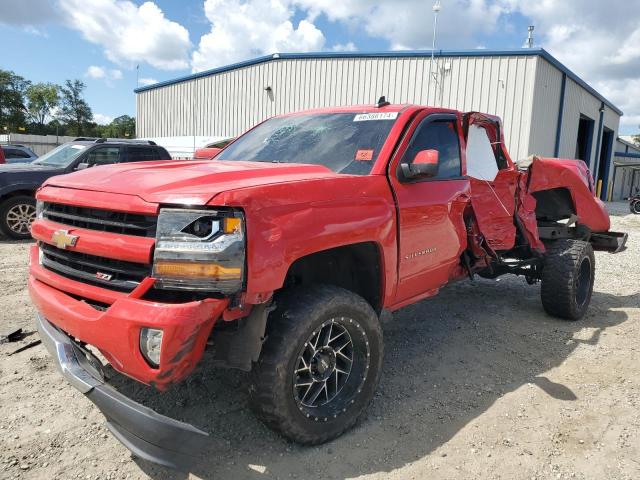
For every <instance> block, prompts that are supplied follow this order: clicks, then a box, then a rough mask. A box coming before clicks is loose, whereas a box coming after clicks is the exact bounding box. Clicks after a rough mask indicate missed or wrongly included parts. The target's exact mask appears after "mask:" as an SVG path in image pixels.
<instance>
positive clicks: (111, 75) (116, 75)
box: [84, 65, 122, 87]
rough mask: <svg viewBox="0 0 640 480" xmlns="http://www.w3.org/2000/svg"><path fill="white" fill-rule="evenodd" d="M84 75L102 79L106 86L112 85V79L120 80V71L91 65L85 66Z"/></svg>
mask: <svg viewBox="0 0 640 480" xmlns="http://www.w3.org/2000/svg"><path fill="white" fill-rule="evenodd" d="M84 76H85V77H88V78H92V79H94V80H104V81H105V83H106V84H107V86H109V87H113V81H114V80H122V71H121V70H117V69H107V68H105V67H99V66H97V65H91V66H90V67H89V68H87V71H86V72H85V74H84Z"/></svg>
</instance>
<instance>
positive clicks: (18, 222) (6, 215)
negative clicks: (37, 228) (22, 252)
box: [0, 195, 36, 240]
mask: <svg viewBox="0 0 640 480" xmlns="http://www.w3.org/2000/svg"><path fill="white" fill-rule="evenodd" d="M35 219H36V200H35V198H33V197H29V196H27V195H18V196H15V197H9V198H8V199H6V200H5V201H4V202H2V203H1V204H0V231H1V232H2V233H3V234H4V235H5V236H6V237H8V238H11V239H14V240H26V239H29V238H31V223H32V222H33V221H34V220H35Z"/></svg>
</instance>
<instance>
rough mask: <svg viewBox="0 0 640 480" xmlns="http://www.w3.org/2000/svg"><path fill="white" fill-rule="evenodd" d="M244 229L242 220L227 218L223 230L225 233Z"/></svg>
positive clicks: (223, 223)
mask: <svg viewBox="0 0 640 480" xmlns="http://www.w3.org/2000/svg"><path fill="white" fill-rule="evenodd" d="M240 228H242V219H240V218H235V217H228V218H225V219H224V220H223V222H222V230H223V231H224V233H234V232H239V231H240Z"/></svg>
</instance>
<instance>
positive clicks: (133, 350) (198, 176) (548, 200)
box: [29, 99, 626, 467]
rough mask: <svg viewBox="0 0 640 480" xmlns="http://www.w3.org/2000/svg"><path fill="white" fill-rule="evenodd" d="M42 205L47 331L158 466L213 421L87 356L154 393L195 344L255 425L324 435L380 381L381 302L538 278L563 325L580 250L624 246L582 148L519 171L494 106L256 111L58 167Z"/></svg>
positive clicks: (127, 436)
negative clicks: (206, 156)
mask: <svg viewBox="0 0 640 480" xmlns="http://www.w3.org/2000/svg"><path fill="white" fill-rule="evenodd" d="M37 200H38V201H37V219H36V220H35V222H34V223H33V227H32V234H33V237H34V238H35V239H36V240H37V244H36V245H34V246H33V247H32V249H31V252H30V276H29V290H30V294H31V298H32V299H33V302H34V303H35V305H36V307H37V310H38V312H39V313H38V317H37V325H38V329H39V332H40V335H41V337H42V341H43V342H44V344H45V345H46V346H47V348H48V349H49V351H50V353H51V355H52V356H53V357H54V359H55V362H56V363H57V365H58V367H59V368H60V370H61V372H62V374H63V375H64V376H65V377H66V378H67V379H68V380H69V382H70V383H71V384H72V385H73V386H75V387H76V388H78V389H79V390H80V391H81V392H83V393H84V394H85V395H86V396H87V397H88V398H89V399H90V400H91V401H93V402H94V403H95V404H96V406H97V407H98V408H99V409H100V410H101V411H102V413H103V414H104V415H105V416H106V418H107V422H108V426H109V428H110V430H111V431H112V432H113V434H114V435H115V436H116V437H117V438H118V439H119V440H120V441H122V442H123V443H124V444H125V445H126V446H127V447H128V448H130V449H131V450H132V451H133V452H134V453H135V454H137V455H138V456H140V457H143V458H145V459H148V460H151V461H154V462H157V463H160V464H163V465H167V466H172V467H176V466H180V465H184V464H185V462H187V461H188V459H189V455H191V454H193V453H194V452H195V451H196V449H197V448H198V446H199V445H201V444H202V443H203V441H204V440H205V439H206V436H207V433H205V432H203V431H202V430H200V429H198V428H196V427H194V426H192V425H188V424H185V423H182V422H179V421H177V420H174V419H170V418H168V417H165V416H162V415H159V414H157V413H156V412H154V411H152V410H150V409H148V408H146V407H144V406H142V405H140V404H138V403H136V402H134V401H133V400H131V399H130V398H128V397H126V396H124V395H123V394H121V393H119V392H117V391H116V390H115V389H114V388H112V387H111V386H110V385H109V384H108V382H107V381H106V380H105V378H104V376H103V373H102V372H103V365H102V363H101V362H100V361H99V360H98V358H97V357H96V356H95V355H94V353H92V349H97V350H99V352H100V353H101V354H102V356H103V357H104V358H105V359H106V360H107V361H108V362H109V363H110V364H111V365H112V366H113V368H114V369H115V370H117V371H119V372H121V373H123V374H124V375H127V376H129V377H131V378H133V379H135V380H137V381H139V382H142V383H144V384H147V385H150V386H152V387H154V388H156V389H158V390H161V391H162V390H166V389H168V388H170V387H172V386H173V385H175V384H176V383H178V382H180V381H181V380H183V379H184V378H185V377H187V376H188V375H190V374H191V373H192V372H193V370H194V368H195V367H196V366H197V365H198V362H199V361H200V360H201V358H202V356H203V354H205V350H206V353H207V354H208V355H212V356H213V357H214V359H215V362H211V363H213V364H215V363H219V364H221V365H224V366H227V367H233V368H238V369H242V370H245V371H251V372H252V375H251V378H252V384H251V385H250V386H249V391H250V402H251V406H252V408H253V409H254V411H255V412H256V414H257V416H258V417H259V418H260V419H262V420H263V421H264V422H265V423H266V424H267V425H268V426H270V427H271V428H273V429H275V430H276V431H278V432H280V433H281V434H282V435H284V436H285V437H287V438H289V439H291V440H294V441H296V442H301V443H304V444H319V443H322V442H326V441H328V440H331V439H333V438H335V437H337V436H338V435H340V434H342V433H343V432H344V431H346V430H347V429H349V428H350V427H352V426H353V425H354V424H355V422H356V420H357V419H358V417H359V416H360V414H361V413H362V412H363V410H364V409H365V408H366V406H367V404H368V403H369V401H370V400H371V398H372V397H373V395H374V392H375V390H376V387H377V385H378V381H379V379H380V374H381V370H382V356H383V342H382V331H381V327H380V323H379V316H380V313H381V311H382V310H383V309H386V310H389V311H394V310H397V309H399V308H401V307H403V306H405V305H409V304H412V303H414V302H417V301H419V300H422V299H424V298H427V297H430V296H433V295H435V294H437V293H438V290H439V289H440V288H442V287H444V286H445V285H447V284H448V283H451V282H455V281H458V280H463V279H467V278H473V276H474V275H476V274H477V275H479V276H482V277H488V278H495V277H498V276H499V275H503V274H516V275H523V276H525V277H526V279H527V281H528V282H529V283H531V284H534V283H536V282H541V288H540V292H541V297H542V306H543V307H544V310H546V312H547V313H548V314H550V315H553V316H557V317H560V318H563V319H567V320H579V319H580V318H581V317H583V316H584V315H585V312H586V310H587V308H588V305H589V302H590V299H591V292H592V289H593V281H594V274H595V258H594V250H603V251H608V252H612V253H615V252H618V251H620V250H621V249H623V248H624V245H625V241H626V234H622V233H615V232H610V231H609V217H608V214H607V211H606V209H605V207H604V205H603V203H602V202H600V200H598V199H597V198H595V197H594V188H593V180H592V178H591V175H590V173H589V171H588V169H587V167H586V166H585V164H584V163H583V162H582V161H576V160H560V159H549V158H537V157H532V158H531V159H529V160H528V161H527V162H523V163H521V164H520V165H519V166H516V165H515V164H514V163H513V162H512V160H511V158H510V157H509V154H508V153H507V150H506V148H505V145H504V136H503V131H502V127H501V123H500V120H499V119H498V118H496V117H493V116H489V115H485V114H482V113H475V112H472V113H461V112H458V111H453V110H447V109H441V108H429V107H422V106H415V105H389V104H388V103H387V102H385V101H384V99H381V100H380V101H379V102H378V104H376V105H372V106H355V107H347V108H331V109H323V110H314V111H307V112H301V113H295V114H290V115H284V116H279V117H274V118H271V119H270V120H267V121H265V122H263V123H261V124H259V125H258V126H256V127H254V128H253V129H251V130H249V131H248V132H247V133H245V134H244V135H243V136H241V137H239V138H238V139H236V140H235V141H234V142H233V143H231V144H230V145H229V146H228V147H226V148H225V149H224V150H223V151H222V152H221V153H220V154H219V155H218V156H217V157H216V159H215V160H213V161H202V162H193V161H188V162H171V163H167V162H142V163H135V164H125V165H113V166H107V167H103V168H101V169H100V170H99V171H97V170H95V171H94V170H86V171H81V172H76V173H73V174H70V175H64V176H59V177H55V178H52V179H50V180H48V181H47V182H46V184H45V185H44V186H43V187H42V188H41V189H40V190H39V191H38V194H37ZM514 308H515V307H514ZM93 352H95V350H93Z"/></svg>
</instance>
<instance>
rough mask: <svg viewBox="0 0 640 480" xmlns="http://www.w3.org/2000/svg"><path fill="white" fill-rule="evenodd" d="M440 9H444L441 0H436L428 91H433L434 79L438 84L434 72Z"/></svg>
mask: <svg viewBox="0 0 640 480" xmlns="http://www.w3.org/2000/svg"><path fill="white" fill-rule="evenodd" d="M440 10H442V5H440V0H436V1H435V3H434V4H433V40H432V42H431V61H430V62H429V83H428V86H427V88H428V92H430V91H431V80H432V79H433V80H434V81H435V83H436V86H437V78H435V77H437V73H434V72H433V64H434V60H435V51H436V36H437V33H438V13H440ZM434 92H435V90H434ZM427 96H428V94H427ZM434 98H435V97H434Z"/></svg>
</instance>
